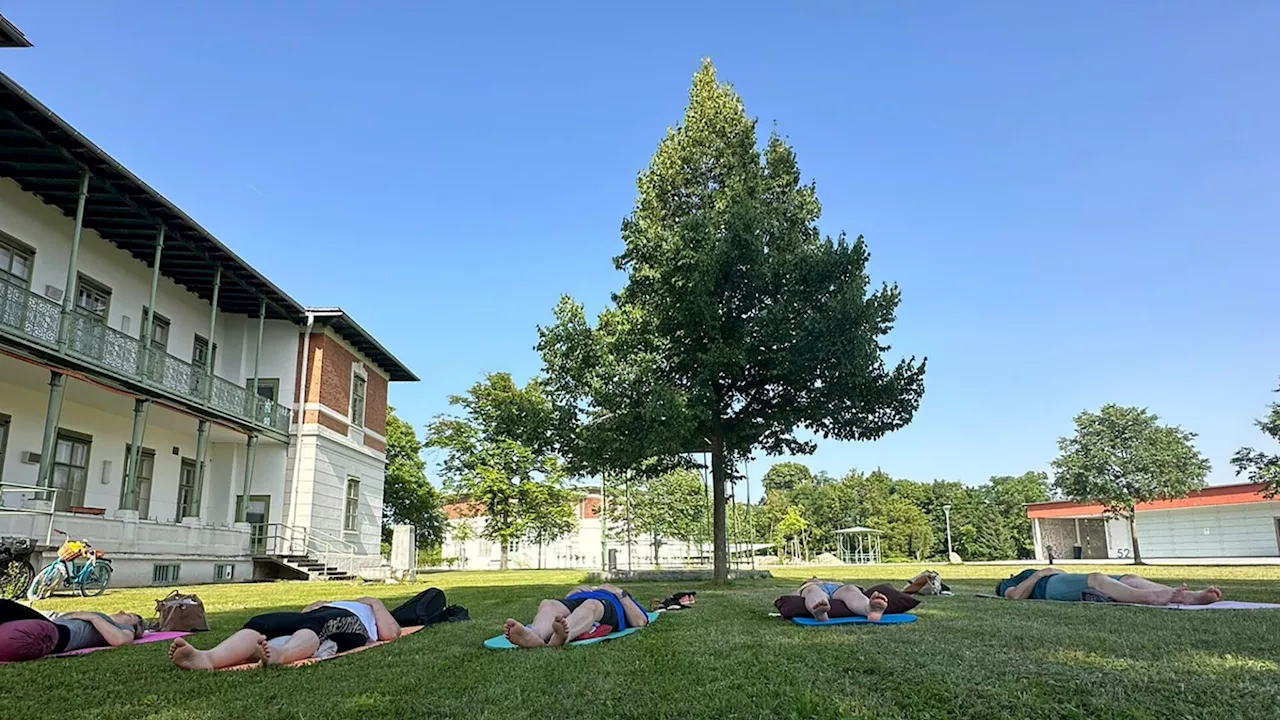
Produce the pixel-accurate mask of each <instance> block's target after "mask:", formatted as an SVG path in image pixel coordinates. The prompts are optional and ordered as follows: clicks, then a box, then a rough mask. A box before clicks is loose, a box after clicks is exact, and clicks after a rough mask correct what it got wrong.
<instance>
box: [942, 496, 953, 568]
mask: <svg viewBox="0 0 1280 720" xmlns="http://www.w3.org/2000/svg"><path fill="white" fill-rule="evenodd" d="M942 512H943V514H945V515H946V516H947V562H951V556H952V555H954V554H955V553H953V552H951V506H950V505H943V506H942Z"/></svg>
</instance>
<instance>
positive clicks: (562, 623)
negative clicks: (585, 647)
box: [502, 584, 649, 648]
mask: <svg viewBox="0 0 1280 720" xmlns="http://www.w3.org/2000/svg"><path fill="white" fill-rule="evenodd" d="M648 624H649V615H648V613H646V612H645V610H644V607H642V606H641V605H640V603H639V602H638V601H637V600H636V599H635V598H634V597H632V596H631V593H629V592H627V591H626V590H623V589H622V588H620V587H618V586H617V585H608V584H605V585H597V586H595V587H591V586H589V585H579V586H578V587H576V588H574V589H573V590H571V591H570V592H569V594H568V595H565V596H564V599H562V600H543V601H542V602H541V603H539V604H538V612H537V614H536V615H534V617H533V622H532V623H531V624H530V625H528V626H527V627H526V626H525V625H523V624H522V623H520V622H519V621H518V620H515V619H508V620H507V622H506V623H505V624H504V625H503V628H502V634H503V635H505V636H506V637H507V640H508V641H510V642H511V644H512V645H515V646H517V647H523V648H537V647H562V646H564V645H567V644H569V643H570V642H571V641H573V640H575V639H577V638H579V637H581V636H582V635H585V634H587V633H589V632H591V631H592V630H593V629H596V627H597V626H599V625H608V626H609V628H610V632H619V631H622V630H626V629H627V628H633V627H644V626H645V625H648Z"/></svg>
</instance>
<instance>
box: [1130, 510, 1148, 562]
mask: <svg viewBox="0 0 1280 720" xmlns="http://www.w3.org/2000/svg"><path fill="white" fill-rule="evenodd" d="M1129 542H1131V543H1133V564H1134V565H1145V564H1146V563H1144V562H1142V551H1141V550H1139V549H1138V523H1137V522H1136V521H1135V520H1134V519H1133V513H1132V512H1131V513H1129Z"/></svg>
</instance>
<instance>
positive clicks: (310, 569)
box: [270, 555, 355, 581]
mask: <svg viewBox="0 0 1280 720" xmlns="http://www.w3.org/2000/svg"><path fill="white" fill-rule="evenodd" d="M270 557H271V559H272V560H275V561H276V562H278V563H280V564H281V565H284V566H286V567H290V568H293V569H294V570H297V571H298V572H300V573H302V574H304V575H306V576H307V578H308V579H309V580H338V581H346V580H354V579H355V576H354V575H352V574H350V573H347V572H344V571H342V570H339V569H338V568H336V567H333V566H332V565H325V564H324V563H323V562H320V561H319V560H317V559H315V558H314V557H312V556H310V555H272V556H270Z"/></svg>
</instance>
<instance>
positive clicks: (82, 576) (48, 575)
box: [27, 530, 111, 600]
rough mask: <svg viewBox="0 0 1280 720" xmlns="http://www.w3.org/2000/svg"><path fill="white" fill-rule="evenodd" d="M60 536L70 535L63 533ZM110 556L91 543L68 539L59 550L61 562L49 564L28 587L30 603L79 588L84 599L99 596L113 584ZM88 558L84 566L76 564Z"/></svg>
mask: <svg viewBox="0 0 1280 720" xmlns="http://www.w3.org/2000/svg"><path fill="white" fill-rule="evenodd" d="M54 532H57V533H58V534H59V535H63V536H66V533H64V532H62V531H61V530H55V531H54ZM105 556H106V553H104V552H103V551H101V550H95V549H93V547H92V546H90V545H89V542H88V541H87V540H72V539H71V538H70V537H68V538H67V539H66V540H65V541H64V542H63V543H62V545H61V546H59V547H58V559H56V560H54V561H53V562H51V563H49V564H48V565H45V566H44V568H43V569H41V570H40V572H39V573H38V574H37V575H36V576H35V579H34V580H32V581H31V586H30V587H28V588H27V599H28V600H42V599H44V598H47V597H49V596H50V595H52V594H53V593H54V591H55V590H59V589H61V588H75V589H76V590H77V591H78V592H79V593H80V597H97V596H98V595H101V594H102V593H103V592H104V591H105V590H106V589H107V585H109V584H111V561H110V560H108V559H107V558H106V557H105ZM80 558H84V560H85V562H84V564H82V565H76V563H75V561H76V560H78V559H80Z"/></svg>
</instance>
